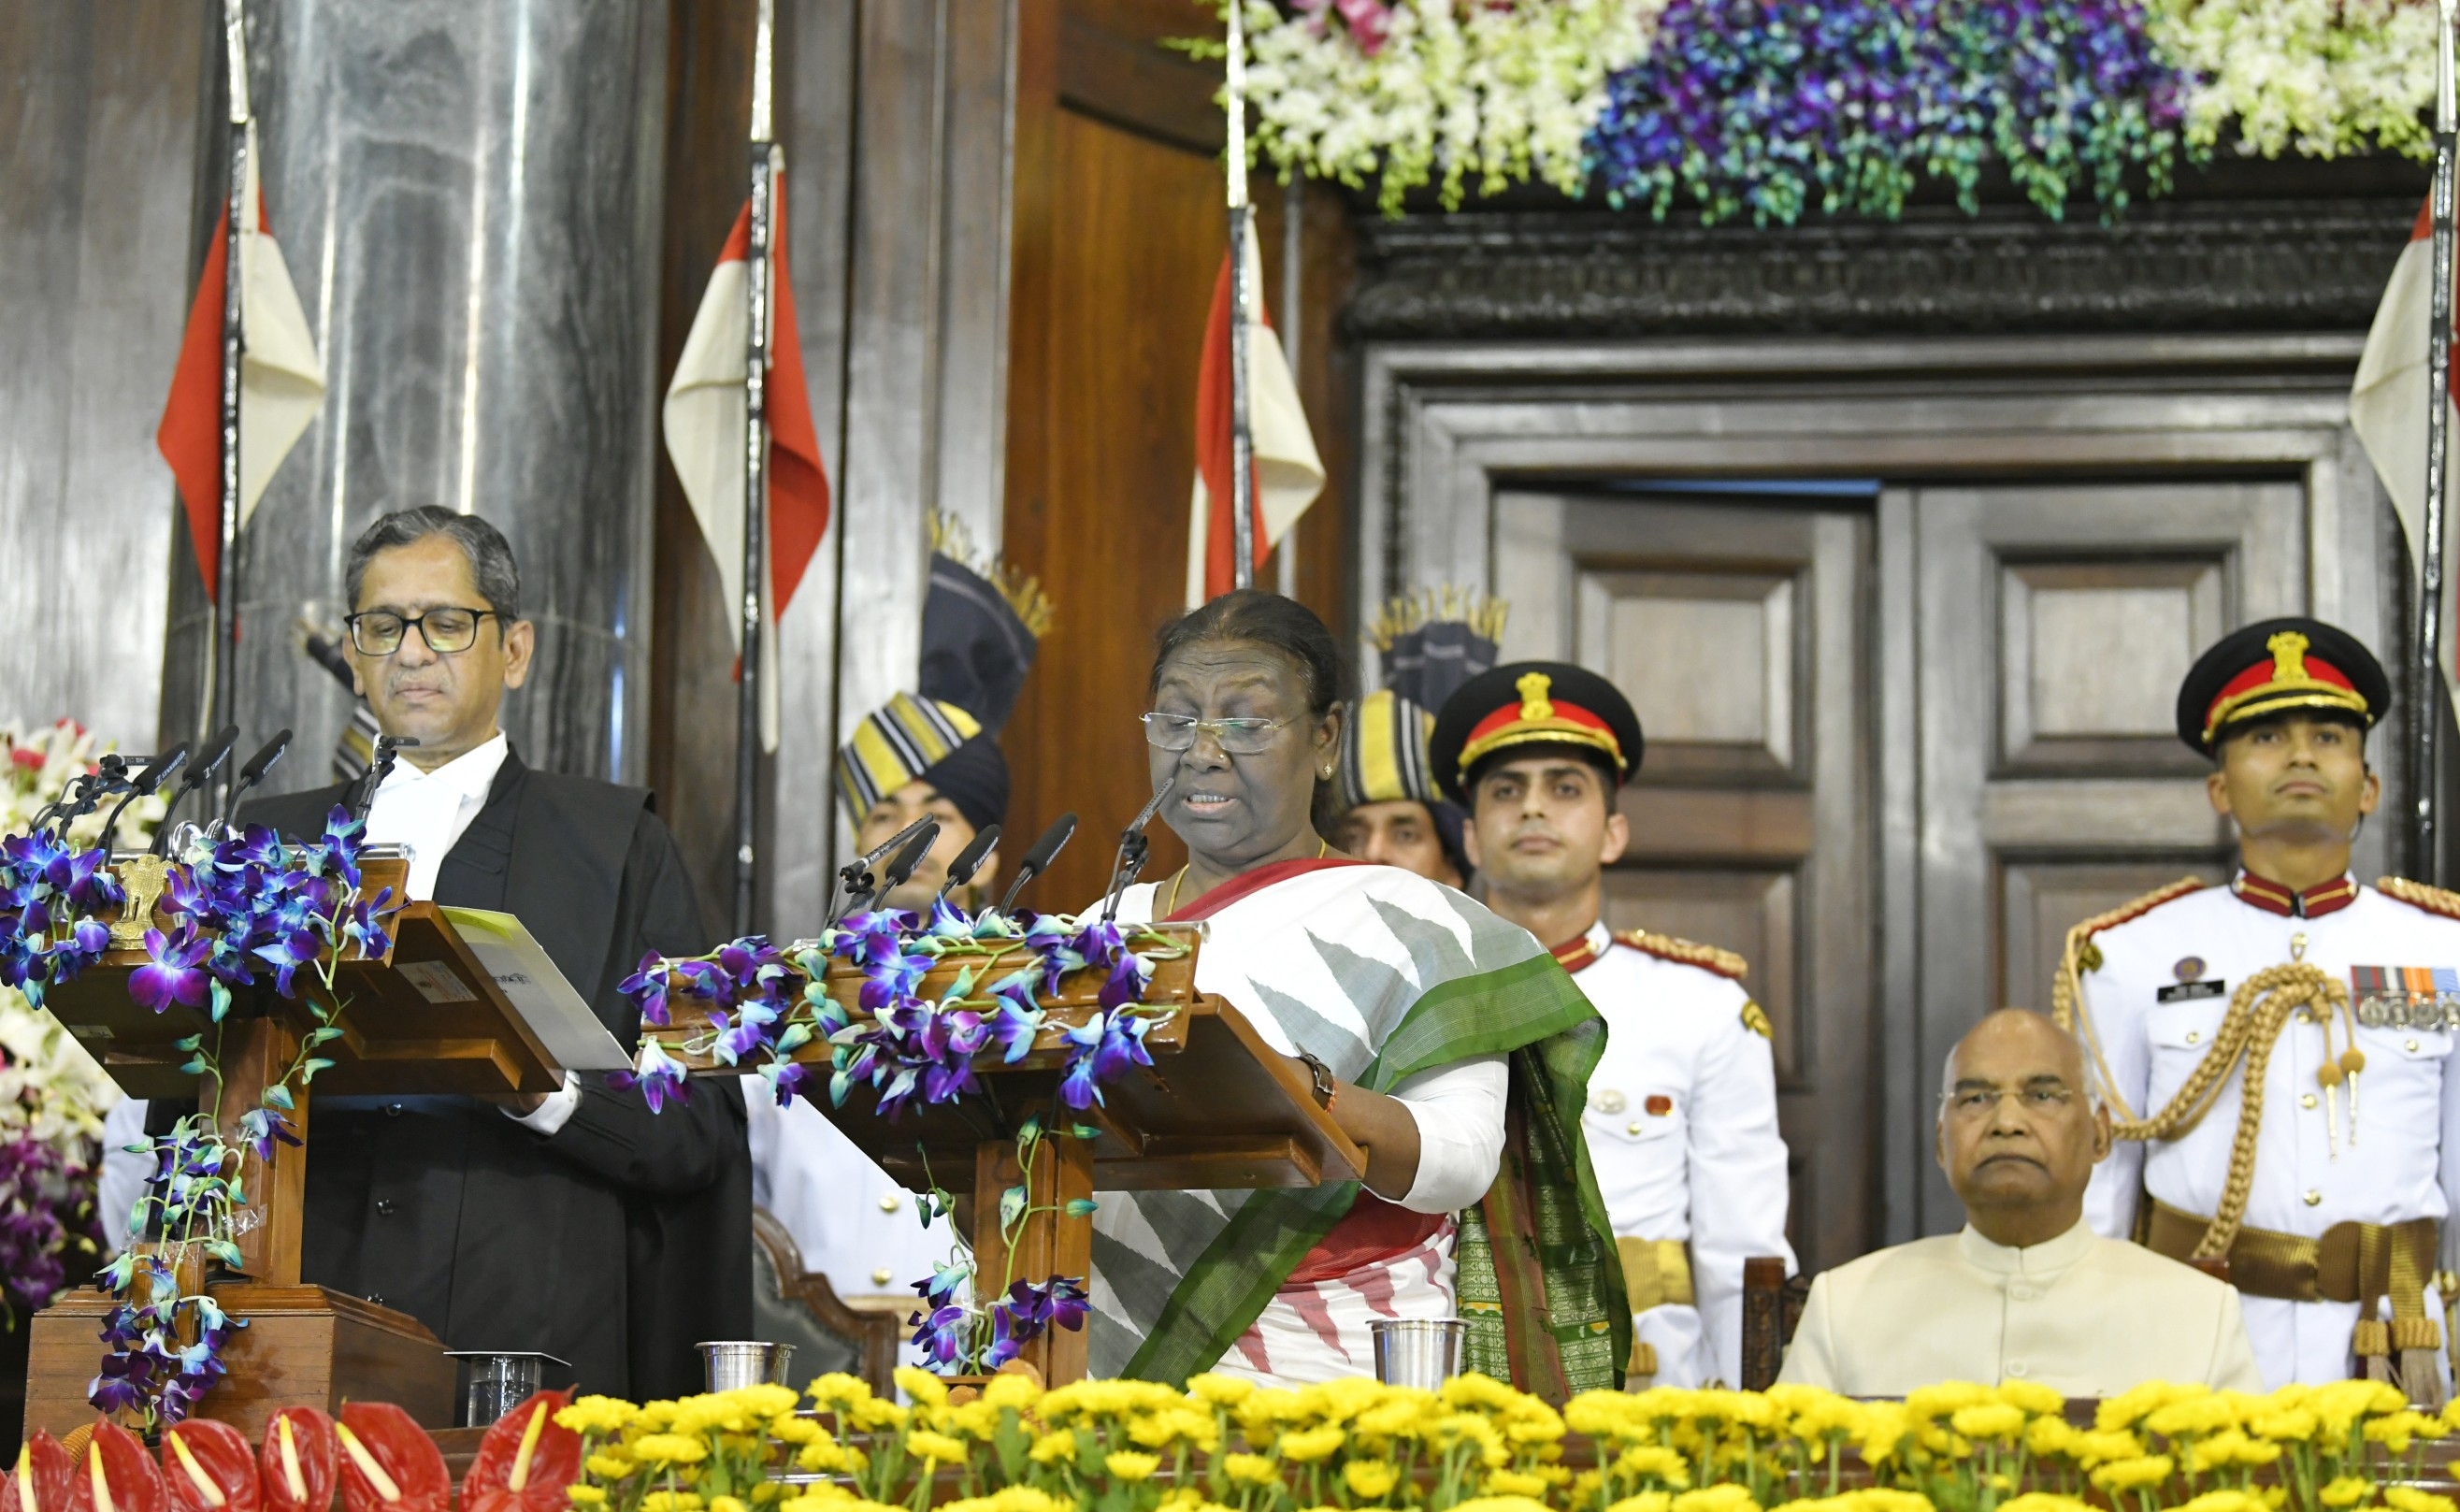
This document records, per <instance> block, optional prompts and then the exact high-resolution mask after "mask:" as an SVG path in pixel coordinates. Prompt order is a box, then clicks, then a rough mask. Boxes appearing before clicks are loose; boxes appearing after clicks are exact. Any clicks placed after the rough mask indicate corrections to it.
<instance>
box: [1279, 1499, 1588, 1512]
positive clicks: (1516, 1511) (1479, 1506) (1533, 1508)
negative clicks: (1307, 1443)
mask: <svg viewBox="0 0 2460 1512" xmlns="http://www.w3.org/2000/svg"><path fill="white" fill-rule="evenodd" d="M1322 1512H1331V1509H1330V1508H1324V1509H1322ZM1453 1512H1548V1508H1547V1506H1546V1503H1545V1502H1543V1501H1531V1500H1530V1499H1529V1498H1527V1497H1472V1498H1470V1499H1469V1500H1468V1501H1456V1502H1454V1503H1453Z"/></svg>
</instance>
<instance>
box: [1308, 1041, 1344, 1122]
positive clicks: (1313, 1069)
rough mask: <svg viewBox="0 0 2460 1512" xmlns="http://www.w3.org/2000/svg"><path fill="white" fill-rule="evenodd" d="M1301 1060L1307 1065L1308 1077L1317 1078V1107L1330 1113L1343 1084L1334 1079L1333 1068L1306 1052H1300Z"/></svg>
mask: <svg viewBox="0 0 2460 1512" xmlns="http://www.w3.org/2000/svg"><path fill="white" fill-rule="evenodd" d="M1299 1059H1300V1060H1301V1061H1302V1062H1304V1064H1305V1066H1306V1069H1307V1075H1309V1076H1312V1077H1314V1078H1315V1105H1316V1106H1317V1107H1319V1108H1323V1109H1325V1110H1327V1111H1329V1110H1330V1109H1331V1107H1332V1099H1333V1097H1334V1095H1335V1094H1337V1093H1339V1092H1340V1091H1341V1083H1340V1082H1338V1081H1336V1080H1334V1079H1333V1075H1332V1068H1331V1067H1330V1066H1327V1065H1325V1063H1324V1062H1323V1061H1321V1060H1318V1059H1316V1058H1315V1057H1314V1056H1313V1055H1310V1054H1307V1053H1306V1052H1305V1051H1304V1050H1302V1051H1300V1052H1299Z"/></svg>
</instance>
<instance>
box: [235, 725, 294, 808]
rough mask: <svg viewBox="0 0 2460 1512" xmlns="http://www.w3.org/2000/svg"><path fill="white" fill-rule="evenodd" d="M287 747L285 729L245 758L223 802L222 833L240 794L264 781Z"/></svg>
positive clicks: (288, 741) (287, 737) (286, 732)
mask: <svg viewBox="0 0 2460 1512" xmlns="http://www.w3.org/2000/svg"><path fill="white" fill-rule="evenodd" d="M289 749H290V732H289V731H287V730H285V731H283V732H282V733H281V734H280V735H275V736H274V737H273V738H272V739H270V740H267V741H266V742H265V744H264V745H262V746H260V747H258V748H257V753H256V755H254V756H249V757H248V758H247V765H245V766H244V767H242V768H240V769H239V777H237V778H236V779H235V780H234V781H233V782H232V783H231V790H230V797H229V798H228V799H224V800H223V832H224V833H226V834H227V833H228V832H229V830H230V827H231V820H232V819H233V817H235V816H236V815H237V814H238V813H239V798H240V795H241V794H243V793H244V792H246V791H247V790H248V789H249V788H252V787H254V786H256V785H257V784H258V783H259V782H262V781H264V780H265V774H266V773H267V772H270V771H272V770H273V769H274V767H275V766H276V765H277V764H279V763H280V762H281V760H282V754H283V753H284V752H285V751H287V750H289Z"/></svg>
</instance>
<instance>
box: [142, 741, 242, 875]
mask: <svg viewBox="0 0 2460 1512" xmlns="http://www.w3.org/2000/svg"><path fill="white" fill-rule="evenodd" d="M238 739H239V726H237V725H225V726H224V727H223V729H222V730H221V731H220V732H218V733H217V734H216V735H214V737H213V738H212V739H211V740H208V741H206V742H205V748H204V749H203V750H202V751H200V752H199V753H197V758H196V759H195V760H194V761H191V762H189V763H188V775H187V776H185V777H181V778H180V791H178V792H177V793H174V794H172V795H171V802H170V805H169V806H168V807H166V808H164V809H163V810H162V821H161V823H160V824H159V825H158V826H156V828H155V831H154V848H153V851H152V854H154V855H157V856H167V855H169V854H170V853H171V818H172V816H173V815H175V814H177V813H179V812H180V803H181V802H182V801H183V800H184V799H186V798H187V796H188V795H189V794H191V793H194V792H195V791H196V790H197V789H199V788H201V787H203V786H204V785H205V784H206V783H207V782H210V781H212V780H213V776H214V773H215V772H216V771H218V770H220V769H221V767H222V764H223V762H224V761H226V760H228V759H230V749H231V745H232V743H233V742H235V741H237V740H238Z"/></svg>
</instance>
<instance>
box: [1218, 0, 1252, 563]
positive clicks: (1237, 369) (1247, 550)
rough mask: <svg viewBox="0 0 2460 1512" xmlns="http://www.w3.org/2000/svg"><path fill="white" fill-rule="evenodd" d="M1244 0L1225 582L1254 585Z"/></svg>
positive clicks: (1235, 6) (1235, 17)
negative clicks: (1249, 407) (1249, 382)
mask: <svg viewBox="0 0 2460 1512" xmlns="http://www.w3.org/2000/svg"><path fill="white" fill-rule="evenodd" d="M1244 3H1245V0H1230V54H1229V62H1228V65H1227V68H1226V71H1225V73H1226V84H1227V90H1226V94H1227V96H1228V97H1227V101H1226V103H1227V107H1228V111H1229V116H1230V152H1229V162H1228V169H1229V176H1230V500H1229V504H1230V586H1232V587H1238V588H1251V587H1254V586H1256V448H1255V439H1254V437H1253V436H1252V435H1251V434H1250V433H1249V431H1248V428H1247V387H1248V384H1247V301H1248V293H1249V281H1250V280H1251V279H1253V278H1255V277H1256V274H1257V270H1256V269H1254V268H1250V267H1249V266H1247V218H1248V216H1249V215H1251V214H1253V213H1254V212H1253V210H1252V208H1251V207H1250V206H1249V205H1248V203H1247V32H1246V26H1245V22H1244V18H1243V17H1242V16H1241V14H1240V9H1241V6H1242V5H1243V4H1244Z"/></svg>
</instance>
